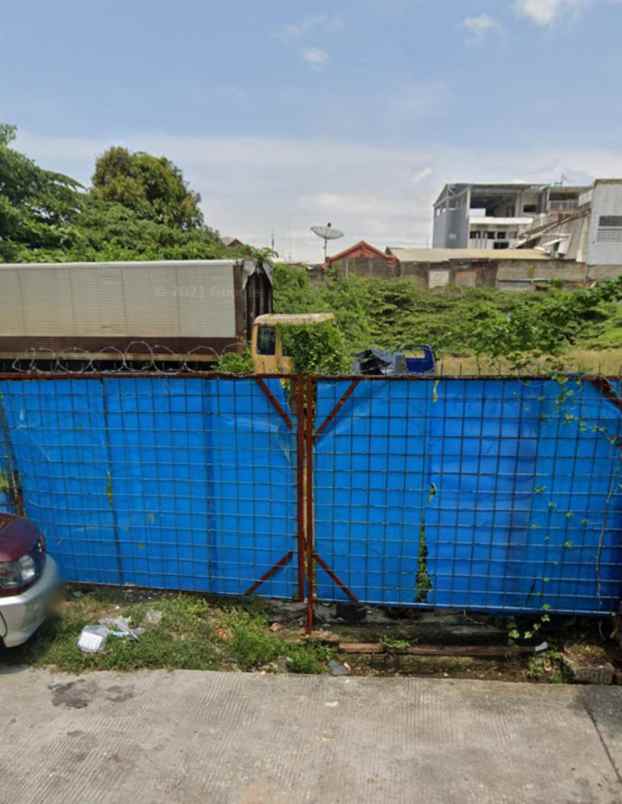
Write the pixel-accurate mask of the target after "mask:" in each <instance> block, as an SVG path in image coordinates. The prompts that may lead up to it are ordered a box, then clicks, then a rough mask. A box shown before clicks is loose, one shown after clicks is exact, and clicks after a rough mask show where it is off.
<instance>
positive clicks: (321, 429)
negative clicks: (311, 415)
mask: <svg viewBox="0 0 622 804" xmlns="http://www.w3.org/2000/svg"><path fill="white" fill-rule="evenodd" d="M360 382H361V379H360V378H359V379H355V380H352V382H351V383H350V387H349V388H348V389H347V391H345V392H344V393H343V394H342V395H341V399H340V400H339V402H337V404H336V405H335V407H334V408H333V409H332V411H331V412H330V413H329V415H328V416H327V417H326V418H325V419H324V421H323V422H322V424H321V425H320V427H319V428H318V430H317V432H316V433H315V437H316V438H317V437H318V436H319V435H321V434H322V433H323V432H324V430H325V429H326V428H327V427H328V425H329V424H330V423H331V422H332V421H333V420H334V419H336V418H337V416H338V415H339V411H340V410H341V409H342V407H343V406H344V405H345V404H346V402H347V401H348V399H350V397H351V396H352V394H353V393H354V391H355V390H356V387H357V386H358V384H359V383H360Z"/></svg>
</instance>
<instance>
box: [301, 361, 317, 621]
mask: <svg viewBox="0 0 622 804" xmlns="http://www.w3.org/2000/svg"><path fill="white" fill-rule="evenodd" d="M315 387H316V386H315V380H313V379H312V378H311V377H307V378H306V382H305V400H304V406H305V471H306V477H305V503H306V505H305V514H306V561H307V626H306V630H307V633H310V632H311V631H312V630H313V618H314V610H315V538H314V524H315V523H314V519H315V511H314V505H313V420H314V410H315Z"/></svg>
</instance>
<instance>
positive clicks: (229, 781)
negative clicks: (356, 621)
mask: <svg viewBox="0 0 622 804" xmlns="http://www.w3.org/2000/svg"><path fill="white" fill-rule="evenodd" d="M0 724H1V728H2V732H1V733H2V737H1V739H0V802H2V804H5V803H6V804H26V802H33V804H34V802H37V804H39V802H45V804H56V802H58V803H59V804H60V803H61V802H62V804H73V802H76V804H78V803H79V804H99V802H106V804H110V803H112V802H115V804H116V802H131V804H142V802H149V804H159V803H160V802H166V803H167V804H171V802H201V803H202V804H204V803H205V802H209V804H221V802H222V804H225V802H226V804H229V803H232V804H233V802H235V803H236V804H238V802H239V803H240V804H260V803H261V804H272V803H273V802H274V803H275V804H281V802H288V804H297V802H318V804H319V802H322V804H324V803H325V802H329V803H332V802H340V803H341V802H343V804H349V802H366V801H369V802H382V803H383V804H388V802H419V801H421V802H426V804H436V803H437V802H438V804H453V802H456V804H466V803H467V802H477V803H478V804H484V803H485V802H486V803H488V802H489V803H490V804H502V803H503V802H508V804H520V803H521V802H530V803H531V802H542V804H544V803H545V802H547V804H548V803H549V802H560V804H561V802H563V803H564V804H569V803H570V802H577V804H590V803H591V802H595V803H597V804H601V802H602V803H603V804H620V802H622V781H621V778H620V771H621V769H622V688H615V687H607V688H593V687H592V688H581V687H555V686H531V685H522V684H502V683H492V682H491V683H489V682H470V681H454V680H446V681H442V680H433V679H414V678H401V679H383V678H376V679H374V678H366V679H365V678H362V679H355V678H346V679H343V678H330V677H310V676H306V677H302V676H300V677H296V676H286V675H281V676H260V675H243V674H234V673H230V674H226V673H195V672H181V671H177V672H171V673H168V672H163V671H155V672H140V673H133V674H127V675H122V674H118V673H98V674H90V675H84V676H80V677H71V676H67V675H53V674H50V673H48V672H46V671H36V670H30V669H24V670H12V669H5V670H4V672H3V668H2V667H1V666H0Z"/></svg>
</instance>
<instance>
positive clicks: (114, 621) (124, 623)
mask: <svg viewBox="0 0 622 804" xmlns="http://www.w3.org/2000/svg"><path fill="white" fill-rule="evenodd" d="M99 624H100V625H105V626H106V627H107V628H108V629H109V633H110V635H111V636H115V637H129V638H130V639H138V637H139V636H141V635H142V634H144V633H145V629H144V628H131V627H130V620H129V618H128V617H103V618H102V619H101V620H100V621H99Z"/></svg>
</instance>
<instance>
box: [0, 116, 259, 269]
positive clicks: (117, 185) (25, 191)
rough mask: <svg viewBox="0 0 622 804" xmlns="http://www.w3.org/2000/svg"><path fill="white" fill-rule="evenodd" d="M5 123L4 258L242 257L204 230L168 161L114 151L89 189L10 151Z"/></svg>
mask: <svg viewBox="0 0 622 804" xmlns="http://www.w3.org/2000/svg"><path fill="white" fill-rule="evenodd" d="M15 136H16V129H15V128H14V127H13V126H9V125H6V124H0V261H4V262H72V261H93V262H101V261H108V260H166V259H169V260H172V259H180V260H184V259H211V258H219V257H235V256H243V255H247V254H249V253H250V250H249V249H246V248H241V249H240V248H237V249H228V248H227V247H225V245H224V244H223V242H222V240H221V239H220V236H219V234H218V232H216V231H215V230H214V229H211V228H210V227H209V226H207V225H206V224H205V222H204V220H203V215H202V213H201V210H200V208H199V206H198V203H199V200H200V198H199V196H198V194H196V193H194V192H193V191H192V190H191V189H190V188H189V187H188V185H187V183H186V182H185V180H184V178H183V175H182V173H181V171H180V170H179V168H178V167H176V166H175V165H174V164H173V163H172V162H170V160H168V159H166V158H165V157H156V156H151V155H150V154H145V153H129V152H128V151H127V150H125V149H124V148H114V147H113V148H111V149H109V150H108V151H106V152H105V153H104V154H102V155H101V156H100V158H99V159H98V160H97V164H96V169H95V173H94V176H93V186H92V188H90V189H86V188H84V187H82V185H81V184H80V183H79V182H77V181H76V180H75V179H73V178H71V177H69V176H65V175H62V174H60V173H55V172H53V171H49V170H45V169H43V168H41V167H39V166H38V165H36V164H35V163H34V162H33V161H32V160H31V159H29V158H28V157H27V156H25V155H24V154H21V153H20V152H19V151H17V150H16V149H15V148H14V147H13V143H14V140H15Z"/></svg>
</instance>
